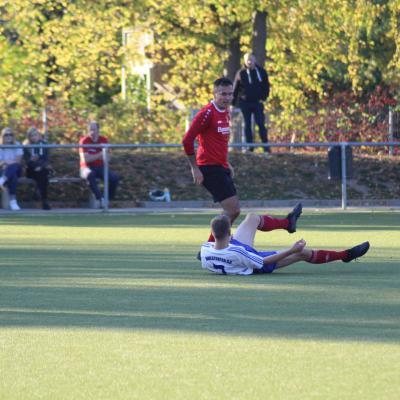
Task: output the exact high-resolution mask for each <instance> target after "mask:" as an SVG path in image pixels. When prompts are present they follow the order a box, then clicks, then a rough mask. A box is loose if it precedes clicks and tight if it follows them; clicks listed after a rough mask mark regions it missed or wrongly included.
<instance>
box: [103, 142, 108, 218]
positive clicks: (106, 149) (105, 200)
mask: <svg viewBox="0 0 400 400" xmlns="http://www.w3.org/2000/svg"><path fill="white" fill-rule="evenodd" d="M103 161H104V211H106V212H107V211H108V201H109V199H108V187H109V182H108V178H109V166H108V148H107V147H103Z"/></svg>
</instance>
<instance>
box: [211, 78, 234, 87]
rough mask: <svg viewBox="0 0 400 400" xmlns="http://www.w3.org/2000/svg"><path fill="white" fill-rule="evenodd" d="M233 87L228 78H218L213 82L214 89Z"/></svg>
mask: <svg viewBox="0 0 400 400" xmlns="http://www.w3.org/2000/svg"><path fill="white" fill-rule="evenodd" d="M231 85H233V83H232V81H231V80H230V79H228V78H218V79H217V80H215V81H214V88H216V87H219V86H231Z"/></svg>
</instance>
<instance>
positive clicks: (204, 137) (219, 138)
mask: <svg viewBox="0 0 400 400" xmlns="http://www.w3.org/2000/svg"><path fill="white" fill-rule="evenodd" d="M229 134H230V118H229V111H228V110H220V109H218V107H217V106H216V105H215V103H214V101H212V102H211V103H209V104H207V105H206V106H205V107H203V108H202V109H201V110H200V111H199V112H198V113H197V114H196V116H195V117H194V119H193V122H192V124H191V125H190V128H189V130H188V131H187V132H186V133H185V136H184V137H183V140H182V144H183V147H184V150H185V153H186V154H187V155H188V156H190V155H193V154H194V141H195V139H196V137H198V142H199V147H198V148H197V154H196V162H197V165H222V166H223V167H225V168H228V142H229Z"/></svg>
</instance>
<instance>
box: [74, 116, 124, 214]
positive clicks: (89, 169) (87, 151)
mask: <svg viewBox="0 0 400 400" xmlns="http://www.w3.org/2000/svg"><path fill="white" fill-rule="evenodd" d="M107 143H108V139H107V138H106V137H105V136H101V135H100V128H99V124H98V123H97V122H96V121H91V122H90V123H89V126H88V134H87V136H84V137H82V138H81V139H80V140H79V144H84V145H90V144H107ZM79 157H80V175H81V177H82V178H83V179H86V180H87V181H88V183H89V186H90V189H91V190H92V192H93V194H94V195H95V197H96V201H97V207H98V208H102V207H104V199H103V197H102V195H101V192H100V189H99V186H98V184H97V179H101V180H103V181H104V160H103V152H102V149H101V148H97V147H86V148H82V147H81V148H79ZM108 179H109V186H108V187H109V198H110V199H111V200H112V199H113V198H114V196H115V192H116V190H117V186H118V182H119V176H118V175H117V174H116V173H115V172H113V171H111V170H109V172H108Z"/></svg>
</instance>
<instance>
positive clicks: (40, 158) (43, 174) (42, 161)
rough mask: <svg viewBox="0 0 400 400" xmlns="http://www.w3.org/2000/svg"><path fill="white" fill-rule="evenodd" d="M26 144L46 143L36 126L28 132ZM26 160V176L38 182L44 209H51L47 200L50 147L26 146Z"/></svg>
mask: <svg viewBox="0 0 400 400" xmlns="http://www.w3.org/2000/svg"><path fill="white" fill-rule="evenodd" d="M24 144H25V145H26V144H45V142H44V141H43V139H42V136H41V134H40V132H39V131H38V130H37V129H36V128H35V127H31V128H29V129H28V131H27V132H26V140H25V141H24ZM24 160H25V163H26V176H27V177H28V178H31V179H33V180H34V181H35V182H36V185H37V189H38V191H39V194H40V200H41V202H42V208H43V210H51V207H50V205H49V203H48V202H47V188H48V186H49V173H50V170H49V152H48V149H46V148H43V147H39V148H24Z"/></svg>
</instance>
